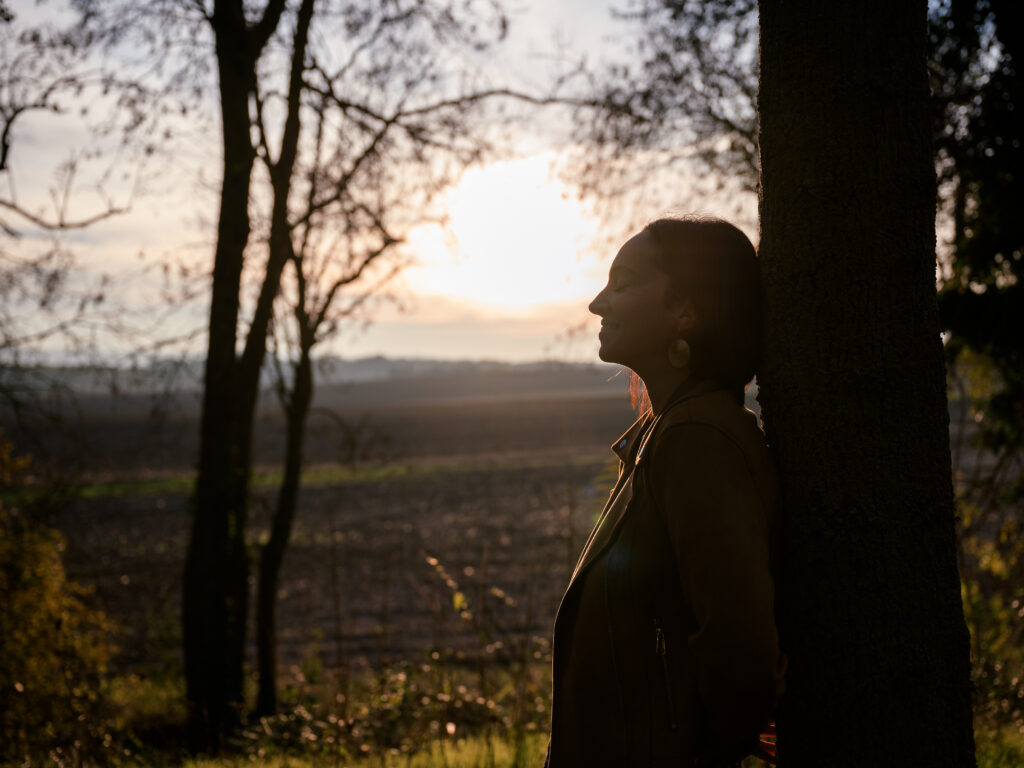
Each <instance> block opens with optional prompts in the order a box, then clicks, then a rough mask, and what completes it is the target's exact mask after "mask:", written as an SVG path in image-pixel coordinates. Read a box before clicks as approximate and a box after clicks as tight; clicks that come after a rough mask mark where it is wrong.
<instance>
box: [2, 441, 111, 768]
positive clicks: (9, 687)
mask: <svg viewBox="0 0 1024 768" xmlns="http://www.w3.org/2000/svg"><path fill="white" fill-rule="evenodd" d="M27 474H28V462H27V460H26V459H24V458H15V457H14V456H13V455H12V452H11V447H10V444H9V443H8V442H6V441H4V440H3V438H2V436H0V484H2V485H3V488H4V490H6V491H8V492H10V491H16V492H17V491H21V490H24V486H25V483H26V482H27ZM64 546H65V544H64V539H63V537H62V536H61V535H60V533H59V532H57V531H55V530H53V529H52V528H48V527H46V526H43V525H41V524H39V523H38V522H35V521H33V520H32V519H31V518H30V517H29V516H28V515H25V514H22V513H21V512H20V511H19V510H18V509H17V508H16V507H14V506H11V505H8V504H5V503H4V501H3V500H2V499H0V763H23V764H26V763H27V764H34V763H41V762H48V763H58V764H66V763H72V764H81V763H83V762H91V761H94V760H95V759H96V758H98V757H99V756H100V754H101V751H102V748H103V746H104V742H106V743H107V744H109V743H110V741H111V737H110V735H109V734H108V733H106V732H105V728H104V723H105V722H106V718H105V716H104V713H105V703H104V701H103V697H102V694H101V681H102V677H103V675H104V673H105V671H106V667H107V664H108V662H109V660H110V658H111V655H112V652H113V649H112V647H111V644H110V634H111V629H112V628H111V625H110V623H109V622H108V621H107V619H106V617H105V616H104V615H103V614H102V613H101V612H99V611H96V610H93V609H91V608H90V607H88V606H87V605H86V604H85V602H84V601H83V597H84V596H85V590H84V589H83V588H82V587H80V586H78V585H77V584H75V583H74V582H72V581H69V580H68V578H67V575H66V573H65V571H64V567H63V564H62V562H61V553H62V552H63V550H64Z"/></svg>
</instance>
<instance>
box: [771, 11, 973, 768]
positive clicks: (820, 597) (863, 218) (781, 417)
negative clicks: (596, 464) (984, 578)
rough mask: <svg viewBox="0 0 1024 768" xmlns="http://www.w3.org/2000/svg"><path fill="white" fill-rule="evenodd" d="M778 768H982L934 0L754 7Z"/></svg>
mask: <svg viewBox="0 0 1024 768" xmlns="http://www.w3.org/2000/svg"><path fill="white" fill-rule="evenodd" d="M759 7H760V23H761V54H760V55H761V61H760V77H761V85H760V96H759V117H760V147H761V199H760V218H761V244H760V254H761V265H762V270H763V274H764V279H765V291H766V296H765V298H766V317H765V321H766V326H765V331H766V334H765V335H766V340H767V349H766V360H765V364H764V366H763V369H762V370H761V371H760V372H759V382H760V385H761V394H760V400H761V403H762V406H763V412H764V418H765V426H766V430H767V432H768V437H769V441H770V442H771V444H772V446H773V449H774V452H775V456H776V460H777V462H778V465H779V470H780V474H781V477H782V484H783V495H784V512H785V515H786V527H785V546H784V551H783V557H782V562H781V572H780V576H779V585H778V611H777V612H778V618H779V630H780V637H781V641H782V644H783V648H784V650H785V652H786V653H787V654H788V656H789V670H788V674H787V693H786V696H785V698H784V699H783V703H782V709H781V711H780V713H779V718H778V721H779V722H778V724H779V754H780V758H781V760H780V765H781V766H784V767H785V768H803V766H814V767H815V768H820V766H822V765H824V764H828V765H829V766H837V767H841V766H858V767H860V766H873V767H877V766H901V767H902V766H909V765H928V766H972V765H974V757H973V751H974V745H973V733H972V723H971V698H970V681H969V672H970V668H969V656H968V635H967V630H966V626H965V624H964V619H963V613H962V608H961V604H960V583H959V578H958V574H957V564H956V547H955V531H954V511H953V493H952V482H951V476H950V456H949V433H948V411H947V404H946V396H945V376H944V367H943V356H942V348H941V343H940V340H939V323H938V315H937V308H936V300H935V256H934V248H935V230H934V213H935V193H934V169H933V165H932V157H931V146H930V139H929V115H928V98H929V96H928V85H927V79H926V72H925V44H926V36H925V14H926V4H925V3H924V2H919V3H882V2H849V3H822V2H820V0H798V1H796V2H793V1H792V0H790V1H789V2H780V0H762V1H761V2H760V6H759Z"/></svg>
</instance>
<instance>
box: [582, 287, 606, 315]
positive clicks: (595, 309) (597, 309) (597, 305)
mask: <svg viewBox="0 0 1024 768" xmlns="http://www.w3.org/2000/svg"><path fill="white" fill-rule="evenodd" d="M587 309H589V310H590V311H591V312H592V313H593V314H595V315H598V316H599V317H604V314H605V312H606V311H607V309H608V302H607V300H606V299H605V297H604V291H601V292H600V293H599V294H597V296H595V297H594V298H593V300H592V301H591V302H590V304H588V305H587Z"/></svg>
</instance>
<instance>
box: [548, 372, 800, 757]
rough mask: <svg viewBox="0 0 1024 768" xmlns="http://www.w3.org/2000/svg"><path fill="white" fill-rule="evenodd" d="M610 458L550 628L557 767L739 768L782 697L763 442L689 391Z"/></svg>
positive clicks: (772, 488) (769, 479) (770, 470)
mask: <svg viewBox="0 0 1024 768" xmlns="http://www.w3.org/2000/svg"><path fill="white" fill-rule="evenodd" d="M612 450H613V451H614V452H615V453H616V454H617V456H618V457H619V461H620V464H619V478H618V481H617V482H616V484H615V487H614V488H613V489H612V491H611V493H610V495H609V499H608V502H607V504H606V505H605V507H604V510H603V512H602V514H601V517H600V519H599V521H598V523H597V525H596V526H595V527H594V530H593V531H592V533H591V534H590V538H589V540H588V541H587V543H586V545H585V546H584V548H583V552H582V554H581V556H580V559H579V562H578V564H577V565H576V568H575V571H574V572H573V575H572V578H571V579H570V582H569V585H568V587H567V589H566V591H565V595H564V596H563V598H562V601H561V604H560V605H559V608H558V613H557V615H556V619H555V627H554V640H553V646H552V649H553V652H552V663H553V691H552V713H551V741H550V744H549V751H548V762H549V765H550V766H551V768H570V767H571V766H586V767H587V768H598V767H599V766H616V767H617V768H621V767H623V766H687V767H688V768H689V766H693V765H701V766H716V765H732V764H734V763H736V762H739V761H740V760H742V759H743V757H744V756H745V755H746V754H748V752H750V751H751V750H752V748H753V747H754V746H755V745H756V743H757V737H758V735H759V734H760V733H761V731H762V729H763V727H764V726H766V725H767V723H768V721H769V719H770V717H771V716H772V714H773V712H774V710H775V706H776V702H777V698H778V696H779V695H780V694H781V693H782V690H783V673H784V669H785V658H784V656H783V655H782V654H781V652H780V650H779V645H778V635H777V632H776V628H775V620H774V612H773V599H774V587H773V579H772V570H773V562H772V559H773V554H774V549H775V547H774V541H775V540H776V538H777V532H776V529H777V520H776V505H777V498H778V482H777V475H776V472H775V469H774V466H773V464H772V461H771V456H770V454H769V452H768V449H767V446H766V445H765V440H764V434H763V433H762V432H761V430H760V428H759V427H758V426H757V420H756V418H755V417H754V415H753V414H752V413H751V412H750V411H748V410H746V409H744V408H743V407H742V406H741V405H739V404H737V402H736V401H735V399H734V398H733V397H732V396H731V395H730V394H728V393H727V392H726V391H724V390H722V389H718V388H717V387H716V385H715V384H714V383H713V382H707V381H705V382H688V383H685V384H684V385H683V387H681V388H680V390H678V391H677V392H676V394H675V395H674V397H673V399H672V400H671V401H670V403H669V404H668V406H667V407H666V408H665V409H664V410H663V411H662V413H661V414H660V415H657V416H655V415H653V414H651V413H650V412H648V413H646V414H644V416H642V417H641V418H639V419H638V420H637V421H636V423H634V424H633V426H632V427H630V428H629V430H627V431H626V433H625V434H624V435H623V436H622V437H621V438H620V439H619V440H618V441H616V443H615V444H614V445H613V446H612Z"/></svg>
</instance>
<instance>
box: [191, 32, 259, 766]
mask: <svg viewBox="0 0 1024 768" xmlns="http://www.w3.org/2000/svg"><path fill="white" fill-rule="evenodd" d="M216 32H217V60H218V64H219V74H220V99H221V119H222V127H223V139H224V145H223V151H224V169H223V179H222V182H221V209H220V217H219V220H218V224H217V248H216V253H215V256H214V266H213V285H212V297H211V302H210V323H209V338H208V347H207V356H206V368H205V372H204V385H203V403H202V414H201V417H200V440H199V471H198V477H197V480H196V488H195V495H194V497H193V500H192V505H193V520H192V534H191V538H190V540H189V548H188V554H187V558H186V564H185V578H184V591H183V606H182V614H183V615H182V625H183V634H184V653H185V683H186V698H187V703H188V741H189V746H190V748H191V749H192V750H193V751H202V750H208V749H212V750H216V749H218V748H219V747H220V745H221V741H222V737H223V735H224V733H225V731H226V729H228V728H229V727H230V722H231V719H232V714H231V713H232V704H233V703H235V702H239V701H240V698H241V679H240V675H239V673H238V672H236V671H235V670H234V667H236V666H238V665H240V663H241V660H240V659H237V658H235V657H236V654H235V653H234V648H233V644H232V643H231V642H230V639H229V636H230V634H231V632H230V627H231V626H232V625H237V623H238V621H239V616H238V612H239V610H243V611H244V605H239V604H238V602H237V600H235V601H229V600H228V599H227V595H228V593H229V592H230V591H232V585H233V584H235V583H237V581H238V575H237V573H236V571H237V569H238V563H237V562H232V561H231V560H230V558H229V557H228V551H229V541H230V538H231V536H232V532H233V529H236V528H237V526H238V517H239V515H240V514H241V513H242V511H243V510H242V509H240V508H239V505H240V501H241V503H242V504H244V498H243V499H241V500H240V499H239V495H238V492H237V488H238V486H239V483H240V482H244V480H245V478H244V477H242V473H244V472H245V471H247V463H246V461H245V450H244V447H243V446H242V445H240V443H239V441H238V428H237V425H238V418H239V414H238V411H237V409H236V408H235V407H234V405H235V402H236V395H235V393H236V387H237V384H238V377H237V371H238V366H237V363H236V357H235V342H236V327H237V323H238V308H239V307H238V294H239V288H240V282H241V273H242V257H243V252H244V250H245V246H246V243H247V242H248V239H249V212H248V200H249V184H250V178H251V174H252V166H253V161H254V159H255V154H254V151H253V148H252V145H251V143H250V140H249V111H248V110H249V101H248V100H249V93H250V86H251V82H252V78H253V76H254V74H253V70H252V63H251V61H250V60H249V59H248V57H247V55H246V52H245V35H244V27H239V26H237V25H233V24H232V23H231V20H230V19H220V20H219V25H217V29H216ZM241 620H242V621H244V613H243V615H242V618H241Z"/></svg>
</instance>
